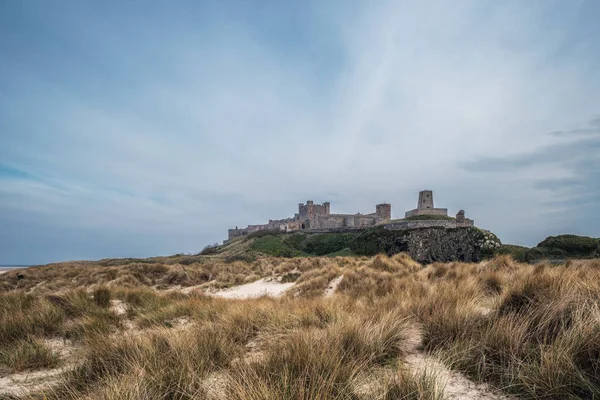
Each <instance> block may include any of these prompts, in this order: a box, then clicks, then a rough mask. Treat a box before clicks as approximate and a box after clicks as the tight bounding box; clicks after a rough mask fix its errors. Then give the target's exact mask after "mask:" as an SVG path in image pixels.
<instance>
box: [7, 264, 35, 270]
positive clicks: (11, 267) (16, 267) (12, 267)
mask: <svg viewBox="0 0 600 400" xmlns="http://www.w3.org/2000/svg"><path fill="white" fill-rule="evenodd" d="M27 267H31V265H0V271H6V270H9V269H19V268H27Z"/></svg>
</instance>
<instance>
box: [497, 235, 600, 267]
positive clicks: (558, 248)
mask: <svg viewBox="0 0 600 400" xmlns="http://www.w3.org/2000/svg"><path fill="white" fill-rule="evenodd" d="M496 253H497V254H507V255H510V256H511V257H513V258H514V259H515V260H518V261H523V262H533V261H538V260H545V259H552V260H567V259H589V258H597V257H600V239H595V238H591V237H588V236H577V235H558V236H549V237H547V238H546V239H544V240H542V241H541V242H540V243H538V245H537V246H535V247H532V248H527V247H523V246H515V245H503V246H502V247H501V248H500V249H498V251H497V252H496Z"/></svg>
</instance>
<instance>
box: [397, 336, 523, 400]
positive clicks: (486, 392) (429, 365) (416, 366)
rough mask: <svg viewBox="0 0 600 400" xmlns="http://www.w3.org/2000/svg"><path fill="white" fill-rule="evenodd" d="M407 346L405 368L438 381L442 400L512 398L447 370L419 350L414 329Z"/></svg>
mask: <svg viewBox="0 0 600 400" xmlns="http://www.w3.org/2000/svg"><path fill="white" fill-rule="evenodd" d="M409 343H410V344H409V346H408V353H409V354H408V355H407V356H406V358H405V359H404V361H405V363H406V366H407V367H408V368H410V369H411V370H413V371H414V372H416V373H422V372H425V371H427V373H428V374H432V375H433V376H435V377H436V379H437V380H439V381H440V383H441V385H442V387H443V388H444V399H448V400H454V399H467V400H471V399H472V400H476V399H477V400H479V399H481V400H512V397H509V396H506V395H503V394H499V393H497V392H495V391H493V390H492V389H491V388H490V386H489V385H486V384H485V383H477V382H474V381H472V380H471V379H469V378H467V377H466V376H464V375H463V374H461V373H460V372H458V371H454V370H450V369H448V368H447V367H446V366H445V365H444V364H443V363H441V362H440V361H439V360H437V359H436V358H434V357H432V356H430V355H428V354H425V353H423V352H422V351H421V350H420V348H419V347H420V345H421V332H420V331H418V330H417V329H415V332H414V334H413V335H412V336H411V338H410V341H409Z"/></svg>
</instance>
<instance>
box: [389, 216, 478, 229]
mask: <svg viewBox="0 0 600 400" xmlns="http://www.w3.org/2000/svg"><path fill="white" fill-rule="evenodd" d="M468 226H474V222H473V220H472V219H468V218H465V220H464V222H456V220H443V219H440V220H422V221H400V222H392V223H391V224H385V225H384V226H383V227H384V228H385V229H387V230H391V231H399V230H405V229H416V228H433V227H440V228H463V227H468Z"/></svg>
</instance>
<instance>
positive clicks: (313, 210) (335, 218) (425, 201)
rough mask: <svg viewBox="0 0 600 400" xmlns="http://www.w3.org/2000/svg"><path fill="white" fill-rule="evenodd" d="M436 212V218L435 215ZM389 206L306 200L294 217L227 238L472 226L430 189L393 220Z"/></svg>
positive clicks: (250, 227)
mask: <svg viewBox="0 0 600 400" xmlns="http://www.w3.org/2000/svg"><path fill="white" fill-rule="evenodd" d="M423 215H430V216H432V218H426V219H419V217H420V216H423ZM435 216H438V217H439V219H436V218H435ZM391 219H392V206H391V205H390V204H387V203H382V204H377V205H376V206H375V212H374V213H371V214H360V213H358V214H331V204H330V203H329V202H327V201H326V202H325V203H323V204H314V203H313V201H312V200H308V201H307V202H306V204H304V203H300V204H299V205H298V212H297V213H296V214H295V215H294V217H293V218H286V219H277V220H269V223H267V224H260V225H248V226H247V227H246V228H241V229H240V228H238V227H237V226H236V227H235V229H229V231H228V240H231V239H234V238H237V237H240V236H245V235H248V234H250V233H253V232H259V231H263V230H270V231H281V232H293V231H301V230H308V231H312V232H334V231H335V232H337V231H343V230H356V229H365V228H369V227H373V226H375V225H382V226H383V227H384V228H385V229H390V230H402V229H415V228H430V227H442V228H456V227H468V226H474V222H473V220H472V219H469V218H465V212H464V211H463V210H460V211H459V212H458V214H456V218H449V217H448V209H446V208H435V207H434V206H433V192H432V191H431V190H422V191H421V192H419V200H418V202H417V208H415V209H414V210H410V211H407V212H406V213H405V218H404V219H401V220H395V221H392V220H391Z"/></svg>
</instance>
